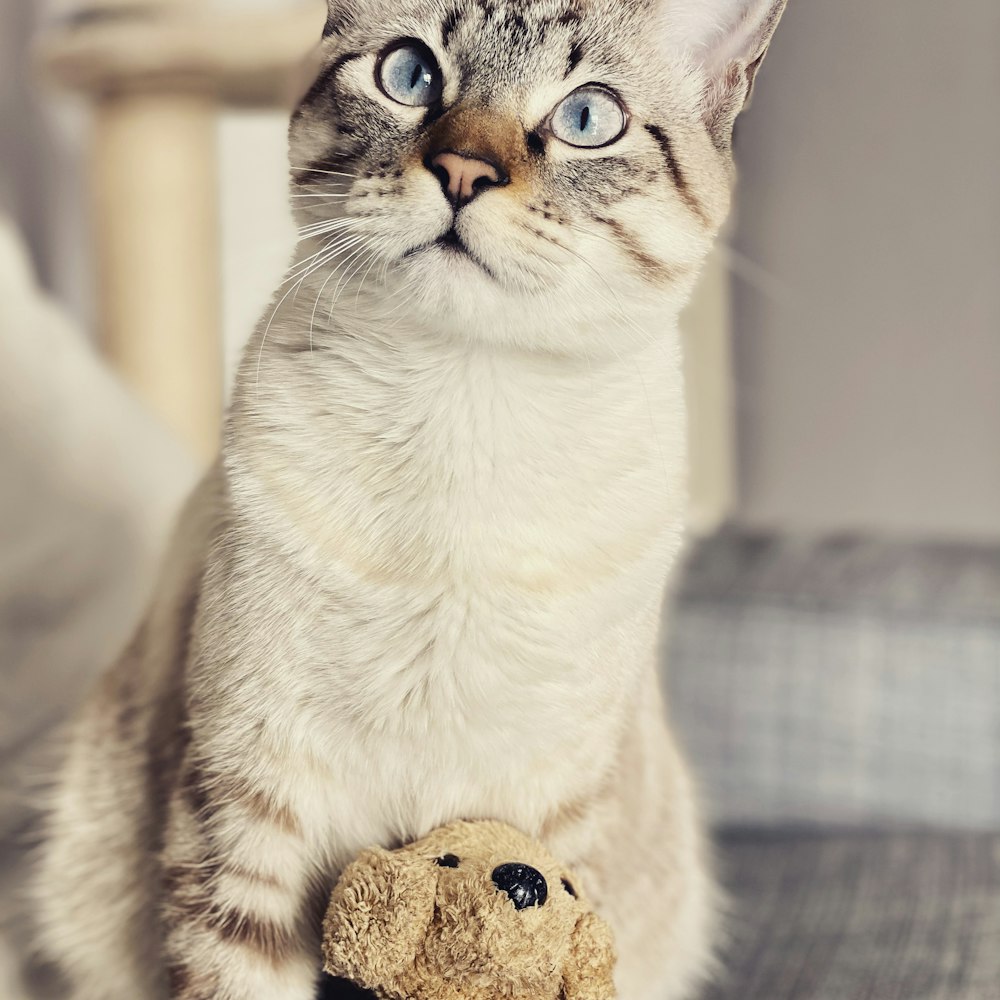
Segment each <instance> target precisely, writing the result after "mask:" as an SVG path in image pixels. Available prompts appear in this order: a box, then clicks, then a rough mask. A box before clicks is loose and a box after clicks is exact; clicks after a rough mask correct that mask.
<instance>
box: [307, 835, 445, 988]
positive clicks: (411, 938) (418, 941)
mask: <svg viewBox="0 0 1000 1000" xmlns="http://www.w3.org/2000/svg"><path fill="white" fill-rule="evenodd" d="M437 871H438V869H437V867H436V866H435V865H434V863H433V862H429V861H427V860H426V859H424V858H416V857H413V856H411V855H405V856H404V855H401V854H398V853H393V852H391V851H385V850H381V849H376V850H370V851H365V852H364V853H363V854H362V855H361V856H360V857H359V858H358V860H357V861H355V862H354V863H353V864H351V865H349V866H348V868H347V869H346V870H345V871H344V874H343V875H342V876H341V878H340V881H339V882H338V883H337V886H336V888H335V889H334V891H333V896H332V898H331V901H330V906H329V909H328V910H327V912H326V919H325V920H324V921H323V957H324V960H325V962H324V969H325V971H326V972H328V973H329V974H330V975H331V976H336V977H339V978H341V979H349V980H350V981H351V982H353V983H356V984H357V985H359V986H363V987H364V988H365V989H370V990H373V989H389V988H391V987H392V986H393V985H394V983H395V982H396V981H397V980H398V979H399V977H400V976H401V975H403V973H405V972H406V971H407V970H410V969H412V968H413V964H414V960H415V959H416V957H417V955H418V954H419V952H420V951H421V950H422V949H423V946H424V939H425V938H426V936H427V932H428V930H429V928H430V925H431V921H432V919H433V917H434V897H435V894H436V891H437Z"/></svg>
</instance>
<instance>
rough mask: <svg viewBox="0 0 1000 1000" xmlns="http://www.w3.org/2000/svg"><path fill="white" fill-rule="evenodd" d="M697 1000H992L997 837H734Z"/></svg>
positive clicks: (996, 957)
mask: <svg viewBox="0 0 1000 1000" xmlns="http://www.w3.org/2000/svg"><path fill="white" fill-rule="evenodd" d="M720 864H721V867H722V871H723V877H724V880H725V881H726V883H727V885H728V886H729V889H730V892H731V896H732V904H731V905H732V916H731V918H730V933H731V939H730V944H729V947H728V949H727V952H726V954H725V972H724V974H723V976H722V977H721V979H720V983H719V984H718V985H717V986H716V987H715V988H713V989H712V990H710V991H709V993H708V994H707V996H706V997H705V1000H998V998H1000V834H993V835H988V834H950V833H949V834H944V833H940V834H938V833H927V832H922V833H899V834H886V835H876V834H840V835H832V836H820V835H812V834H801V833H800V834H794V833H747V832H742V833H736V834H733V835H729V836H727V837H725V838H723V840H722V844H721V847H720Z"/></svg>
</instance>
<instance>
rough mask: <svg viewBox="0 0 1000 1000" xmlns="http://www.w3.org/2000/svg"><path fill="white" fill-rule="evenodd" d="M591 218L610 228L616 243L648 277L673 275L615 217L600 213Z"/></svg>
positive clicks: (671, 276)
mask: <svg viewBox="0 0 1000 1000" xmlns="http://www.w3.org/2000/svg"><path fill="white" fill-rule="evenodd" d="M591 218H593V220H594V221H595V222H599V223H600V224H601V225H602V226H607V227H608V229H610V230H611V234H612V236H614V238H615V241H616V242H617V243H618V245H619V246H620V247H621V248H622V250H624V251H625V253H627V254H628V255H629V256H630V257H631V258H632V259H633V260H634V261H635V262H636V263H637V264H638V265H639V266H640V267H641V268H642V270H643V271H644V272H645V273H646V275H647V276H648V277H650V278H655V279H656V280H659V281H665V280H668V279H670V278H673V277H675V274H674V271H673V270H672V269H671V268H670V267H669V266H668V265H667V264H664V263H663V261H661V260H657V259H656V258H655V257H653V256H652V255H651V254H649V253H648V252H647V251H646V250H644V249H643V248H642V245H641V244H640V243H639V240H638V239H637V238H636V236H635V234H634V233H631V232H629V230H627V229H626V228H625V227H624V226H623V225H622V224H621V223H620V222H619V221H618V220H617V219H608V218H606V217H604V216H602V215H594V216H591Z"/></svg>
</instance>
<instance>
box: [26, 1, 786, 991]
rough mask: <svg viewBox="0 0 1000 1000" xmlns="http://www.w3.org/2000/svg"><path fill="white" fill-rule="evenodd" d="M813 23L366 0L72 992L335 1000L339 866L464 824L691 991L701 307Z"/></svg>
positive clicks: (85, 848) (330, 79)
mask: <svg viewBox="0 0 1000 1000" xmlns="http://www.w3.org/2000/svg"><path fill="white" fill-rule="evenodd" d="M784 2H785V0H530V2H513V0H398V2H394V3H393V4H392V5H388V4H384V3H381V2H378V0H354V2H352V3H347V2H346V0H331V5H330V10H329V17H328V20H327V23H326V27H325V31H324V38H323V41H322V48H321V50H320V58H321V62H322V71H321V72H320V73H319V76H318V78H317V79H316V80H315V83H314V84H313V85H312V86H311V88H310V89H309V91H308V93H307V94H306V95H305V96H304V98H303V99H302V101H301V103H300V104H299V106H298V108H297V110H296V111H295V113H294V115H293V118H292V121H291V127H290V146H291V166H292V188H293V193H292V201H293V205H294V210H295V214H296V217H297V219H298V221H299V222H300V223H301V225H302V230H301V236H302V238H301V241H300V243H299V246H298V249H297V253H296V257H295V261H294V264H293V266H292V269H291V271H290V272H289V275H288V280H287V281H286V283H285V285H284V286H283V288H282V289H280V290H279V292H278V294H277V295H276V296H275V300H274V303H273V306H272V308H271V309H270V310H269V311H268V312H267V314H266V316H265V318H264V320H263V321H262V322H261V325H260V327H259V329H258V330H257V332H256V335H255V336H254V338H253V339H252V341H251V343H250V345H249V347H248V349H247V351H246V353H245V356H244V358H243V362H242V366H241V368H240V372H239V375H238V379H237V384H236V388H235V392H234V397H233V401H232V405H231V409H230V412H229V415H228V418H227V421H226V427H225V434H224V443H223V448H222V454H221V458H220V460H219V462H218V464H217V465H216V467H215V468H214V469H213V470H212V472H211V473H210V474H209V475H208V476H207V477H206V479H205V480H204V482H203V483H202V485H201V487H200V488H199V489H198V491H197V492H196V494H195V495H194V496H193V497H192V499H191V500H190V502H189V503H188V505H187V507H186V509H185V511H184V513H183V514H182V517H181V519H180V524H179V527H178V530H177V534H176V538H175V540H174V542H173V544H172V547H171V553H170V558H169V559H168V562H167V565H166V567H165V569H164V571H163V575H162V579H161V582H160V585H159V589H158V592H157V596H156V598H155V600H154V602H153V604H152V606H151V608H150V610H149V612H148V614H147V616H146V618H145V620H144V621H143V622H142V624H141V626H140V628H139V629H138V631H137V633H136V635H135V638H134V639H133V641H132V642H131V644H130V645H129V647H128V649H127V650H126V651H125V652H124V654H123V655H122V657H121V659H120V661H119V662H118V663H117V664H116V665H115V667H114V668H113V669H112V670H111V671H110V672H109V673H108V674H107V675H106V676H105V678H104V679H103V681H102V682H101V683H100V685H99V686H98V688H97V690H96V691H95V692H94V693H93V695H92V696H91V697H90V698H89V700H88V702H87V703H86V705H85V707H84V709H83V710H82V712H81V713H80V715H79V717H78V718H77V719H76V720H75V722H74V724H73V727H72V732H71V734H70V736H69V745H68V748H67V754H66V758H65V764H64V765H63V769H62V771H61V773H60V775H59V777H58V781H57V789H56V794H55V796H54V802H53V805H52V809H51V812H50V815H49V820H48V830H47V838H46V841H45V844H44V848H43V851H42V856H41V859H40V869H39V871H40V874H39V879H38V885H39V889H38V894H39V909H40V914H41V939H42V942H43V946H44V947H46V948H47V950H48V951H49V953H50V954H52V955H53V956H54V957H55V959H56V960H58V962H59V963H60V965H61V966H62V967H63V969H64V970H65V971H66V973H67V974H68V978H69V981H70V983H71V984H72V987H71V996H72V997H75V998H78V1000H136V998H139V997H142V998H147V997H151V998H160V997H167V996H169V997H171V998H172V1000H208V998H216V1000H251V998H260V997H267V998H269V1000H309V998H311V997H312V996H313V995H314V992H315V989H316V982H317V973H318V968H317V965H318V955H319V949H318V938H317V934H318V919H319V916H320V914H321V913H322V909H323V906H324V903H325V901H326V897H327V894H328V892H329V891H330V887H331V885H332V882H333V880H334V879H335V878H336V876H337V874H338V873H339V871H340V870H341V869H342V868H343V866H344V865H345V864H346V863H347V862H348V861H349V860H350V859H351V858H352V857H353V856H354V855H355V854H356V853H357V852H358V851H359V850H360V849H361V848H363V847H366V846H368V845H370V844H373V843H381V844H386V845H395V844H399V843H402V842H404V841H406V840H408V839H411V838H415V837H418V836H420V835H422V834H425V833H426V832H427V831H429V830H430V829H432V828H433V827H435V826H437V825H439V824H441V823H444V822H446V821H450V820H453V819H455V818H456V817H462V818H467V819H475V818H487V817H488V818H496V819H501V820H504V821H506V822H509V823H511V824H514V825H515V826H518V827H520V828H522V829H523V830H525V831H526V832H527V833H529V834H531V835H537V836H540V837H541V838H542V839H543V840H544V841H545V842H546V844H547V845H548V847H549V848H550V849H551V850H552V851H553V852H554V853H555V854H556V855H557V856H559V857H561V858H562V859H563V860H564V861H565V863H566V864H567V865H569V866H570V867H572V868H573V869H575V870H577V871H579V873H580V875H581V877H582V878H583V879H584V881H585V883H586V886H587V890H588V893H589V895H590V896H592V897H593V898H594V900H595V901H596V903H597V905H598V906H599V908H600V910H601V912H602V913H603V915H604V916H605V917H606V918H607V919H608V920H609V921H610V923H611V924H612V926H613V928H614V930H615V933H616V937H617V942H618V949H619V953H620V960H619V969H618V989H619V992H620V996H621V997H622V1000H647V998H649V1000H651V998H654V997H655V998H658V1000H683V998H689V997H692V996H694V995H695V993H696V991H697V989H698V988H699V984H700V983H701V982H703V980H704V978H705V976H706V975H707V973H708V970H709V969H710V968H711V965H712V954H713V937H714V928H715V923H716V920H715V912H716V909H717V906H716V893H715V889H714V883H713V880H712V877H711V873H710V865H709V863H708V860H707V851H706V849H705V846H704V839H703V836H702V831H701V827H700V821H699V818H698V811H697V808H696V805H695V795H694V793H693V791H692V787H691V781H690V779H689V776H688V772H687V770H686V768H685V765H684V763H683V761H682V759H681V757H680V756H679V754H678V752H677V749H676V748H675V745H674V742H673V740H672V738H671V735H670V733H669V730H668V728H667V725H666V723H665V721H664V718H665V716H664V711H663V706H662V701H661V697H660V693H659V690H658V683H657V664H656V659H657V655H656V647H657V634H658V629H659V619H660V607H661V600H662V594H663V591H664V587H665V584H666V581H667V578H668V576H669V574H670V571H671V568H672V567H673V565H674V563H675V561H676V558H677V555H678V552H679V550H680V548H681V545H682V539H683V533H684V523H685V466H686V454H685V433H686V428H685V415H684V406H683V384H682V376H681V361H680V354H679V344H678V335H677V316H678V313H679V311H680V310H681V308H682V307H683V305H684V303H685V302H686V300H687V299H688V297H689V294H690V292H691V289H692V286H693V284H694V282H695V280H696V277H697V274H698V271H699V268H700V266H701V264H702V262H703V260H704V258H705V256H706V254H707V253H708V251H709V249H710V247H711V244H712V242H713V239H714V237H715V236H716V234H717V232H718V229H719V227H720V225H721V223H722V221H723V219H724V217H725V215H726V213H727V211H728V207H729V201H730V192H731V185H732V176H733V168H732V152H731V151H732V131H733V124H734V121H735V119H736V117H737V115H738V114H739V112H740V110H741V109H742V107H743V106H744V104H745V101H746V99H747V97H748V95H749V92H750V89H751V87H752V85H753V80H754V75H755V73H756V71H757V68H758V66H759V64H760V60H761V58H762V57H763V55H764V53H765V51H766V49H767V47H768V44H769V42H770V39H771V35H772V32H773V30H774V27H775V25H776V24H777V21H778V19H779V17H780V15H781V13H782V10H783V7H784ZM594 1000H606V998H598V997H595V998H594Z"/></svg>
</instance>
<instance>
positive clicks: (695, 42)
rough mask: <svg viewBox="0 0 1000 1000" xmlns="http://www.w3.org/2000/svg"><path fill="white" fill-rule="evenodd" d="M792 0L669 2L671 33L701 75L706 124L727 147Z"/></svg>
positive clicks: (675, 43) (668, 15) (673, 40)
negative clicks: (786, 6) (772, 39)
mask: <svg viewBox="0 0 1000 1000" xmlns="http://www.w3.org/2000/svg"><path fill="white" fill-rule="evenodd" d="M787 2H788V0H666V17H667V29H668V33H669V36H670V40H671V43H672V44H673V45H675V46H676V45H678V44H679V45H680V46H681V47H682V48H683V49H684V52H685V55H686V56H687V57H688V58H689V59H691V60H693V61H694V63H695V65H696V66H697V68H698V69H699V70H700V73H701V76H702V86H703V108H704V119H705V123H706V125H707V126H708V128H709V131H710V132H711V133H712V135H713V137H714V138H715V139H716V141H717V142H722V143H726V144H728V142H729V141H730V139H731V136H732V129H733V124H734V122H735V121H736V116H737V115H739V113H740V112H741V111H742V110H743V108H744V107H745V106H746V104H747V102H748V101H749V100H750V94H751V92H752V91H753V84H754V78H755V77H756V75H757V70H758V69H760V64H761V62H763V59H764V56H765V55H766V54H767V48H768V46H769V45H770V44H771V37H772V35H773V34H774V29H775V28H776V27H777V26H778V21H779V20H780V19H781V15H782V13H784V10H785V5H786V3H787Z"/></svg>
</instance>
